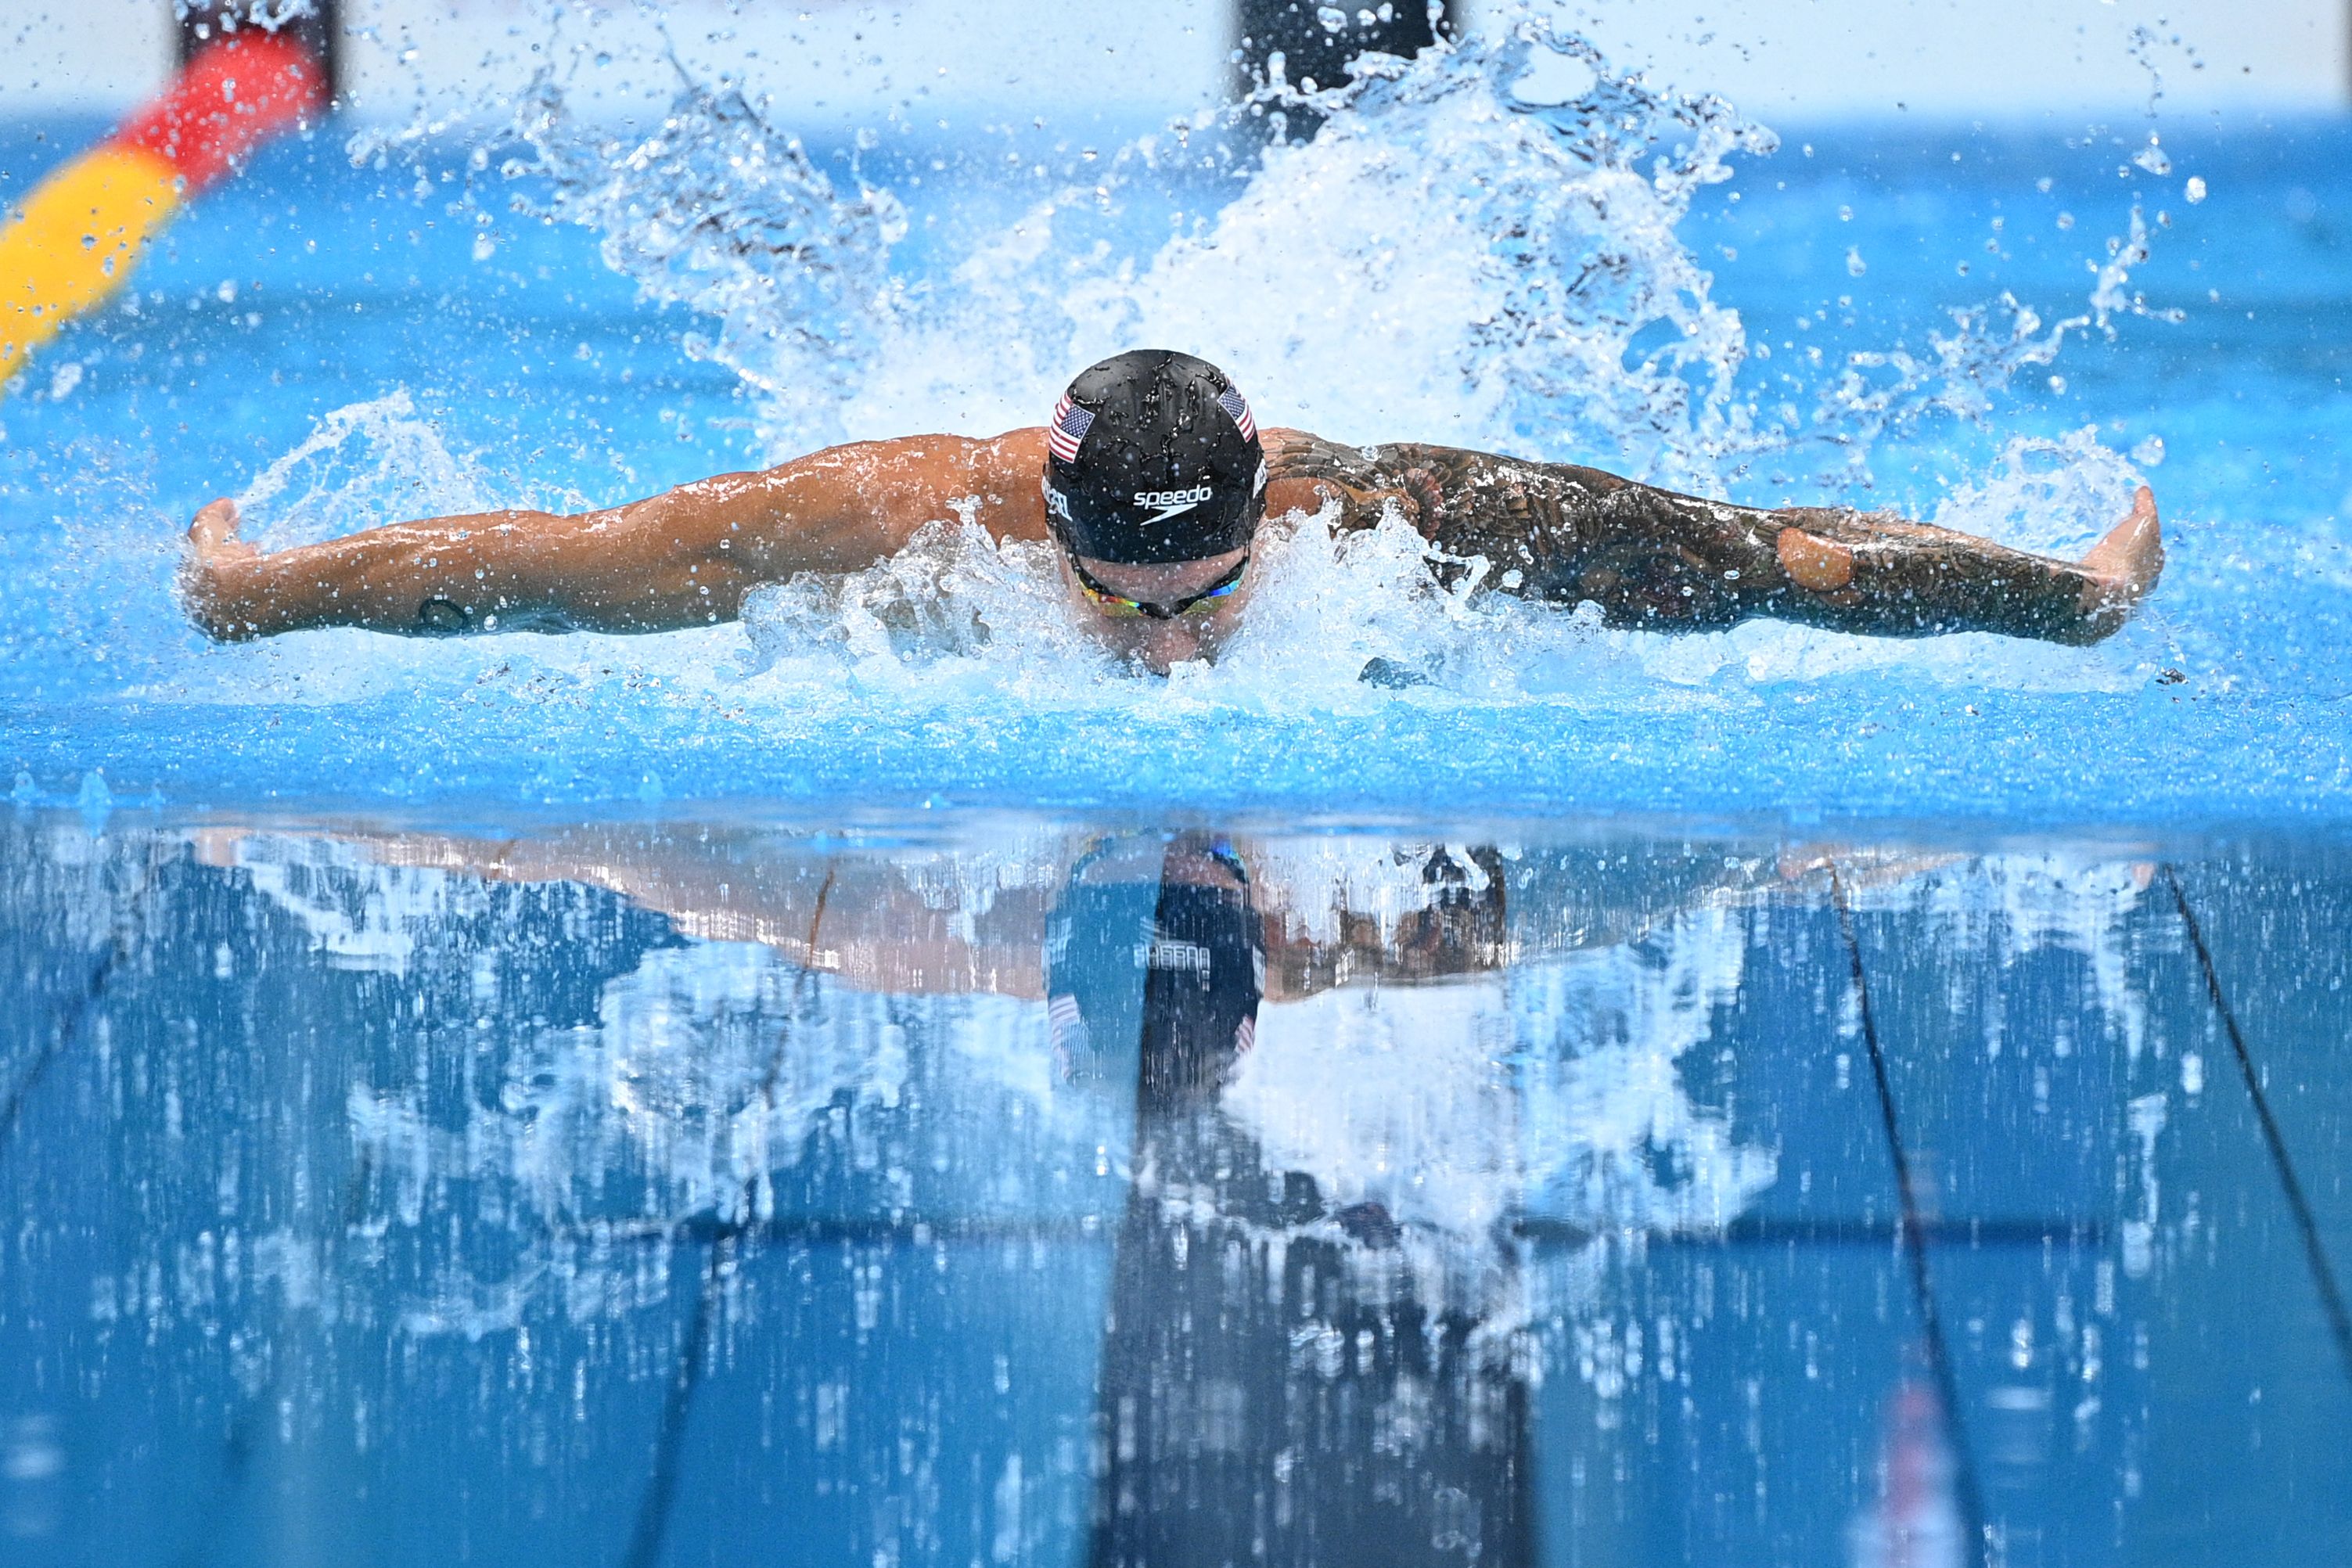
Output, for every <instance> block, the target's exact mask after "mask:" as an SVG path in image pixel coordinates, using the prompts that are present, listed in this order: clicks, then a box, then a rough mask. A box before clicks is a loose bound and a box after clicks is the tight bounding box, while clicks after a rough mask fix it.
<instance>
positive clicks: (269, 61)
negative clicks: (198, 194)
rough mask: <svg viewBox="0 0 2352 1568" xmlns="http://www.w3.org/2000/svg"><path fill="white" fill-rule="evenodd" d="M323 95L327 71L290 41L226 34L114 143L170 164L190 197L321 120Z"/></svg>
mask: <svg viewBox="0 0 2352 1568" xmlns="http://www.w3.org/2000/svg"><path fill="white" fill-rule="evenodd" d="M327 92H328V89H327V73H326V70H325V68H323V67H322V66H321V65H320V62H319V60H318V59H317V58H315V57H314V56H313V55H312V54H311V53H310V50H309V49H307V48H305V47H303V46H302V45H301V44H299V43H298V42H296V41H295V40H294V39H292V38H290V37H282V36H280V35H278V34H274V33H262V32H245V33H236V34H232V35H230V36H229V37H224V38H222V39H221V40H220V41H219V42H218V43H215V44H213V45H210V46H209V47H206V48H205V50H204V51H203V52H202V53H200V54H198V55H197V56H196V58H194V60H192V61H190V62H189V64H188V68H186V69H185V70H184V71H182V72H181V73H180V76H179V79H178V80H176V81H174V82H173V84H172V85H171V87H170V88H169V89H166V90H165V91H164V93H163V96H161V97H159V98H157V99H155V100H153V101H152V102H150V103H149V104H147V105H146V107H144V108H143V109H142V110H139V112H138V113H136V114H134V115H132V116H131V118H130V119H129V120H127V121H124V122H123V123H122V126H121V129H120V130H118V131H116V132H115V133H114V137H113V140H114V141H116V142H119V143H121V144H122V145H125V146H130V147H137V148H140V149H142V150H143V151H146V152H149V153H154V154H155V155H156V156H157V157H160V158H162V159H163V160H165V161H166V162H168V163H171V164H172V165H173V167H174V168H176V169H178V170H179V171H180V174H181V177H182V178H184V179H185V180H186V181H187V189H188V192H189V193H190V194H193V193H194V192H195V191H198V190H201V189H203V188H204V187H205V186H206V185H208V184H212V183H213V182H214V181H215V180H217V179H219V178H220V177H221V176H222V175H223V174H227V173H228V172H229V171H230V169H231V168H232V167H234V166H235V165H236V163H238V162H239V161H241V160H242V159H243V158H244V157H245V156H246V154H247V153H251V152H252V151H253V149H254V148H255V147H256V146H257V145H259V144H260V143H261V142H264V141H266V140H268V138H269V137H271V136H273V135H275V134H276V133H277V132H280V131H283V130H286V129H288V128H289V127H291V126H295V125H299V124H300V123H302V122H303V121H307V120H310V119H314V118H317V117H318V116H320V115H321V114H323V113H324V112H325V110H326V108H327V102H328V98H327Z"/></svg>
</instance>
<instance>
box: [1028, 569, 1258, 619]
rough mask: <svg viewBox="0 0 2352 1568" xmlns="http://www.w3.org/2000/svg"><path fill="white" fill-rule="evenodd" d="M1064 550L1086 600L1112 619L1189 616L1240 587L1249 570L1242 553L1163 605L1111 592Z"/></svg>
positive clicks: (1071, 571)
mask: <svg viewBox="0 0 2352 1568" xmlns="http://www.w3.org/2000/svg"><path fill="white" fill-rule="evenodd" d="M1067 553H1069V560H1070V573H1071V574H1072V575H1073V576H1075V577H1076V578H1077V580H1078V586H1079V588H1080V589H1082V590H1083V591H1084V592H1085V594H1086V595H1087V603H1089V604H1091V605H1094V607H1095V608H1096V609H1097V611H1098V612H1100V613H1101V614H1103V615H1105V616H1109V617H1110V618H1111V619H1113V620H1131V619H1134V618H1136V617H1138V616H1140V617H1142V618H1143V619H1146V620H1153V621H1172V620H1174V619H1175V618H1176V617H1177V616H1189V615H1192V614H1193V613H1194V612H1195V611H1197V610H1200V609H1202V608H1203V607H1205V606H1209V605H1213V604H1214V603H1215V601H1217V600H1219V599H1222V598H1224V597H1225V596H1226V595H1230V594H1231V593H1233V591H1234V589H1236V588H1238V587H1240V586H1241V585H1242V574H1244V573H1245V572H1247V571H1248V570H1249V563H1250V558H1249V556H1248V555H1247V554H1246V553H1244V555H1243V556H1242V558H1241V559H1240V560H1239V561H1236V562H1234V567H1233V570H1232V571H1230V572H1228V573H1226V574H1224V575H1223V576H1222V577H1220V578H1218V579H1217V580H1216V581H1215V582H1213V583H1212V584H1209V585H1208V586H1207V587H1205V588H1203V589H1202V590H1201V591H1200V592H1199V593H1197V594H1187V595H1184V596H1183V597H1182V598H1181V599H1170V600H1168V601H1167V602H1166V603H1164V604H1162V603H1160V602H1158V601H1155V600H1151V599H1130V598H1129V597H1128V596H1127V595H1124V594H1115V593H1113V592H1112V591H1111V590H1110V589H1108V588H1106V587H1104V586H1103V585H1102V584H1100V583H1097V582H1096V581H1095V579H1094V576H1093V574H1090V573H1089V572H1087V569H1086V568H1085V567H1084V566H1082V565H1080V564H1079V563H1078V558H1077V555H1076V552H1067Z"/></svg>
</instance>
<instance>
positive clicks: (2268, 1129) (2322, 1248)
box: [2164, 862, 2352, 1376]
mask: <svg viewBox="0 0 2352 1568" xmlns="http://www.w3.org/2000/svg"><path fill="white" fill-rule="evenodd" d="M2164 880H2165V883H2166V885H2167V886H2168V887H2169V888H2171V889H2172V902H2173V905H2174V907H2175V908H2177V909H2178V910H2179V911H2180V923H2181V926H2182V927H2183V929H2185V930H2186V931H2188V932H2189V946H2190V947H2192V948H2194V949H2195V950H2196V952H2197V963H2198V966H2199V967H2200V968H2201V969H2202V970H2204V972H2205V993H2206V994H2207V995H2209V996H2210V997H2211V998H2212V999H2213V1011H2214V1012H2215V1013H2217V1014H2219V1015H2220V1016H2221V1028H2222V1030H2223V1032H2225V1033H2226V1034H2228V1036H2229V1037H2230V1049H2231V1052H2232V1053H2233V1054H2234V1055H2235V1056H2236V1057H2237V1058H2238V1076H2239V1077H2240V1078H2241V1079H2244V1080H2245V1085H2246V1093H2247V1095H2248V1096H2249V1097H2251V1098H2252V1100H2253V1102H2254V1116H2255V1118H2256V1120H2258V1121H2261V1123H2262V1126H2263V1142H2265V1143H2267V1144H2269V1145H2270V1151H2271V1168H2272V1169H2273V1170H2274V1171H2275V1172H2277V1173H2278V1179H2279V1185H2280V1186H2282V1187H2284V1189H2285V1190H2286V1204H2287V1207H2288V1208H2289V1209H2290V1210H2292V1211H2293V1212H2294V1224H2295V1228H2296V1229H2297V1230H2300V1231H2301V1232H2302V1233H2303V1252H2304V1258H2305V1260H2306V1261H2307V1262H2308V1263H2309V1264H2310V1265H2311V1278H2312V1282H2313V1283H2314V1284H2315V1285H2317V1286H2318V1287H2319V1303H2320V1306H2321V1308H2322V1310H2325V1311H2326V1314H2327V1325H2328V1328H2329V1329H2330V1331H2332V1332H2333V1333H2334V1334H2335V1337H2336V1352H2337V1353H2339V1354H2340V1355H2341V1356H2342V1357H2343V1359H2344V1371H2345V1373H2346V1375H2347V1376H2352V1311H2347V1310H2346V1309H2345V1304H2344V1290H2343V1287H2342V1286H2340V1285H2338V1284H2337V1283H2336V1269H2335V1267H2334V1265H2333V1264H2331V1263H2330V1262H2329V1261H2328V1257H2327V1247H2326V1243H2325V1242H2324V1241H2322V1240H2321V1239H2320V1235H2319V1222H2318V1220H2317V1219H2316V1218H2315V1217H2314V1215H2312V1212H2311V1200H2310V1198H2309V1197H2307V1196H2305V1194H2304V1190H2303V1181H2302V1178H2301V1177H2299V1176H2298V1175H2296V1174H2295V1169H2294V1156H2293V1155H2291V1154H2289V1153H2288V1152H2287V1148H2286V1138H2285V1136H2284V1134H2282V1133H2281V1132H2280V1131H2279V1124H2278V1119H2277V1118H2276V1117H2274V1116H2273V1115H2272V1114H2271V1100H2270V1096H2269V1095H2268V1094H2266V1093H2264V1092H2263V1080H2262V1075H2261V1074H2260V1073H2257V1072H2256V1071H2254V1058H2253V1054H2252V1052H2251V1051H2249V1050H2248V1049H2247V1048H2246V1037H2245V1035H2244V1033H2243V1032H2242V1031H2241V1030H2240V1029H2239V1027H2238V1016H2237V1015H2236V1014H2235V1013H2233V1012H2231V1010H2230V999H2229V998H2228V997H2227V996H2225V995H2223V994H2222V992H2221V973H2220V972H2219V971H2218V970H2216V969H2215V968H2214V967H2213V952H2212V950H2211V949H2210V948H2209V947H2207V946H2206V945H2205V932H2204V930H2203V929H2202V928H2201V927H2200V926H2199V925H2198V923H2197V915H2196V912H2195V911H2194V910H2191V909H2189V894H2188V892H2187V890H2186V889H2183V888H2182V887H2181V885H2180V879H2179V877H2178V876H2176V875H2174V873H2173V869H2172V867H2171V865H2170V863H2169V862H2168V863H2167V864H2166V865H2165V868H2164Z"/></svg>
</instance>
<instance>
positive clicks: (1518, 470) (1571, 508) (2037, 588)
mask: <svg viewBox="0 0 2352 1568" xmlns="http://www.w3.org/2000/svg"><path fill="white" fill-rule="evenodd" d="M1265 439H1266V467H1267V484H1266V504H1267V510H1268V511H1269V512H1276V513H1278V512H1281V511H1287V510H1316V509H1318V508H1319V507H1320V506H1323V505H1325V504H1329V503H1336V504H1337V505H1338V506H1339V512H1340V525H1341V526H1342V527H1343V528H1369V527H1370V526H1372V525H1373V524H1374V523H1376V522H1377V521H1379V520H1380V518H1381V513H1382V512H1383V510H1386V509H1388V508H1390V507H1394V508H1395V509H1396V510H1397V511H1398V512H1399V513H1400V514H1401V515H1402V517H1403V518H1404V519H1405V520H1406V521H1408V522H1410V523H1412V526H1413V527H1414V528H1416V529H1417V530H1419V531H1420V532H1421V534H1422V536H1423V538H1425V539H1427V540H1428V541H1429V542H1430V543H1431V544H1432V545H1433V546H1435V547H1436V549H1437V550H1439V551H1441V552H1444V553H1445V554H1446V555H1450V556H1454V557H1459V558H1463V559H1468V558H1470V557H1483V558H1484V559H1485V560H1486V563H1487V568H1488V571H1489V572H1490V574H1491V576H1490V577H1489V579H1488V581H1489V582H1490V583H1491V584H1492V585H1493V586H1494V587H1496V588H1498V589H1500V590H1502V591H1503V592H1506V593H1512V594H1517V595H1521V596H1523V597H1527V598H1532V599H1540V600H1544V601H1547V602H1550V603H1555V604H1567V605H1573V604H1579V603H1581V602H1583V601H1585V600H1587V599H1590V600H1591V601H1592V602H1593V603H1594V604H1596V605H1599V606H1600V607H1601V614H1602V615H1603V616H1604V617H1605V618H1606V619H1607V620H1608V622H1609V624H1611V625H1612V626H1633V627H1640V628H1644V629H1649V630H1657V631H1698V630H1714V629H1720V628H1722V627H1726V626H1735V625H1737V624H1738V623H1739V622H1741V621H1745V620H1750V619H1754V618H1756V617H1759V616H1769V617H1771V618H1773V619H1778V620H1785V621H1795V622H1799V623H1801V624H1803V625H1806V626H1826V627H1830V628H1832V629H1834V630H1839V631H1849V632H1864V633H1870V634H1873V635H1875V636H1880V637H1926V636H1931V635H1934V634H1936V633H1940V632H1958V631H1993V632H2003V633H2007V634H2009V635H2010V636H2012V637H2041V638H2045V639H2047V640H2050V641H2053V642H2063V643H2092V642H2096V641H2098V640H2099V639H2100V638H2102V637H2107V636H2108V635H2110V634H2112V633H2113V632H2114V631H2115V630H2116V627H2118V626H2122V625H2123V623H2124V622H2125V620H2126V619H2127V618H2129V616H2130V615H2131V612H2132V609H2133V607H2134V606H2135V605H2137V604H2138V602H2139V601H2140V599H2142V598H2143V597H2145V596H2146V595H2147V592H2148V590H2149V589H2151V588H2153V587H2154V586H2155V584H2156V580H2157V577H2158V574H2160V573H2161V572H2162V571H2163V568H2164V545H2163V540H2162V535H2161V532H2160V530H2159V528H2158V521H2157V515H2156V500H2155V498H2154V496H2153V495H2151V494H2150V493H2149V492H2148V491H2147V489H2145V488H2143V489H2141V490H2140V492H2139V494H2138V497H2137V504H2136V505H2135V506H2134V508H2133V510H2132V513H2131V515H2130V516H2129V517H2127V518H2126V519H2125V520H2124V521H2122V522H2120V523H2118V524H2117V525H2116V527H2115V529H2114V530H2112V531H2110V532H2109V533H2108V534H2107V536H2106V537H2105V539H2103V540H2101V541H2100V542H2099V543H2098V544H2097V545H2096V546H2095V547H2094V548H2093V550H2092V551H2091V552H2090V553H2089V554H2088V555H2086V556H2084V558H2083V560H2081V561H2080V562H2065V561H2057V560H2053V559H2051V558H2049V557H2047V556H2041V555H2032V554H2028V553H2027V552H2023V551H2019V550H2011V549H2010V548H2008V547H2007V546H2005V545H2000V544H1995V543H1993V542H1991V541H1990V540H1984V539H1978V538H1975V537H1973V536H1971V535H1969V534H1965V533H1956V532H1954V531H1950V530H1948V529H1941V528H1931V527H1928V526H1926V525H1924V524H1920V523H1914V522H1906V521H1903V520H1901V519H1899V518H1895V517H1892V516H1888V515H1885V514H1883V513H1863V512H1855V511H1847V510H1836V509H1831V508H1822V507H1793V508H1787V509H1783V510H1764V509H1761V508H1757V507H1742V506H1733V505H1731V504H1729V503H1728V502H1724V501H1713V500H1705V499H1703V498H1701V497H1697V496H1688V495H1683V494H1680V493H1678V492H1676V491H1674V490H1666V489H1658V488H1656V487H1654V486H1652V485H1643V484H1637V483H1634V482H1633V480H1630V479H1620V478H1618V477H1617V476H1616V475H1614V474H1609V473H1603V472H1602V471H1601V470H1600V469H1598V468H1579V467H1577V466H1575V465H1573V464H1568V463H1530V462H1525V461H1521V460H1519V459H1517V458H1500V457H1495V456H1492V455H1489V454H1487V453H1484V452H1470V451H1464V450H1462V449H1460V448H1457V447H1431V446H1422V445H1418V444H1412V443H1397V444H1392V445H1387V446H1381V447H1362V448H1358V447H1341V446H1339V445H1338V444H1336V443H1334V442H1329V441H1325V440H1323V439H1321V438H1320V437H1314V436H1309V435H1307V434H1305V433H1304V432H1301V431H1293V430H1270V431H1268V432H1266V437H1265Z"/></svg>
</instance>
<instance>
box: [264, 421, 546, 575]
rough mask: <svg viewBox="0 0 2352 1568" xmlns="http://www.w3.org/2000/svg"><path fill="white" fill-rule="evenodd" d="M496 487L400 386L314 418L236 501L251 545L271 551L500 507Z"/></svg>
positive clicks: (478, 465)
mask: <svg viewBox="0 0 2352 1568" xmlns="http://www.w3.org/2000/svg"><path fill="white" fill-rule="evenodd" d="M500 488H501V487H500V486H499V482H498V480H497V479H495V478H494V477H493V476H492V475H491V474H490V473H489V472H488V470H487V469H486V468H484V466H483V465H482V464H481V462H480V461H479V460H478V459H477V458H473V457H472V456H470V455H468V454H467V453H464V452H462V451H459V450H457V449H456V448H454V447H451V445H450V444H449V441H448V439H447V437H446V436H445V435H444V434H443V431H442V428H441V426H440V424H439V422H438V421H436V420H434V419H431V418H428V417H427V416H425V415H423V414H421V413H419V412H418V410H417V407H416V403H415V399H414V398H412V397H411V396H410V395H409V394H408V391H407V389H406V388H396V389H395V390H394V391H392V392H390V393H387V394H385V395H383V396H382V397H376V398H371V399H369V400H368V401H366V402H364V403H352V404H347V405H344V406H342V407H341V408H337V409H333V410H331V411H330V412H329V413H327V414H325V415H323V416H320V419H319V420H318V422H317V423H316V424H314V425H313V426H311V429H310V435H308V436H306V437H303V438H302V440H301V441H300V442H299V443H297V444H296V445H295V446H294V447H292V448H291V449H289V451H287V452H286V453H285V455H283V456H282V457H280V458H278V459H277V460H275V461H274V462H272V463H271V464H270V465H269V466H268V468H264V469H262V470H261V472H260V473H258V474H257V475H256V476H254V479H253V482H252V483H251V484H249V485H247V486H246V488H245V491H244V493H243V494H242V495H240V496H238V497H237V498H236V500H237V509H238V510H239V511H240V512H242V513H243V514H245V516H246V518H247V531H248V537H250V538H251V539H252V540H253V541H254V542H256V543H257V544H259V545H261V546H262V547H263V548H264V549H269V550H278V549H283V548H284V547H286V546H287V545H289V544H307V543H310V542H312V541H314V540H319V539H328V538H332V537H334V536H336V535H339V534H343V533H349V532H352V531H354V530H357V529H362V528H372V527H374V526H376V525H378V524H380V523H383V522H388V521H400V520H404V519H408V518H414V517H434V516H452V515H460V514H464V513H467V512H478V511H488V510H491V509H492V508H493V507H496V506H499V505H500V504H502V502H501V500H500V499H499V496H500Z"/></svg>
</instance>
